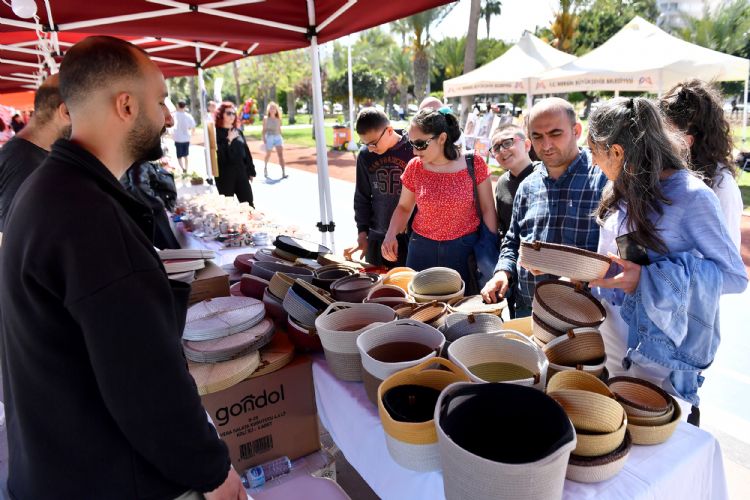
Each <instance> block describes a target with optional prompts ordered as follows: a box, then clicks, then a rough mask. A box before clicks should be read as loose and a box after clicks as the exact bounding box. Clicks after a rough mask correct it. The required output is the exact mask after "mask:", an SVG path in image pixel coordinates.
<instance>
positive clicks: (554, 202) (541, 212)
mask: <svg viewBox="0 0 750 500" xmlns="http://www.w3.org/2000/svg"><path fill="white" fill-rule="evenodd" d="M606 183H607V178H606V176H605V175H604V173H603V172H602V171H601V170H600V169H599V167H596V166H593V165H591V158H590V154H589V152H588V150H581V151H580V153H579V154H578V157H577V158H576V159H575V161H573V163H571V164H570V166H568V169H567V170H566V171H565V173H563V174H562V175H561V176H560V177H559V178H558V179H552V178H550V177H549V174H548V173H547V168H546V167H545V166H544V164H543V163H541V162H539V163H537V164H536V165H535V166H534V171H533V172H532V173H531V175H529V176H528V177H527V178H526V179H525V180H524V181H523V182H522V183H521V185H520V186H519V187H518V192H517V193H516V197H515V199H514V200H513V217H512V218H511V222H510V228H509V229H508V232H507V233H506V234H505V238H504V239H503V245H502V248H501V251H500V259H499V260H498V263H497V266H496V267H495V271H496V272H497V271H507V272H508V273H510V275H511V277H512V278H513V280H514V281H516V282H517V283H518V288H517V291H516V308H517V309H519V310H520V309H523V308H529V307H531V299H532V297H533V295H534V287H535V286H536V284H537V283H539V282H540V281H543V280H545V279H550V278H551V276H549V275H541V276H534V275H532V274H531V273H530V272H528V271H527V270H526V269H524V268H522V267H521V266H519V265H518V248H519V246H520V245H521V242H522V241H534V240H539V241H544V242H548V243H561V244H563V245H570V246H575V247H578V248H583V249H586V250H591V251H594V252H595V251H596V249H597V245H598V243H599V226H598V225H597V223H596V218H595V217H594V215H593V213H594V211H595V210H596V207H597V206H598V205H599V199H600V198H601V194H602V189H604V185H605V184H606Z"/></svg>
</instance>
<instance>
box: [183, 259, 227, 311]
mask: <svg viewBox="0 0 750 500" xmlns="http://www.w3.org/2000/svg"><path fill="white" fill-rule="evenodd" d="M228 295H229V274H227V272H226V271H225V270H224V269H222V268H221V267H219V266H217V265H216V264H214V263H213V262H210V261H207V262H206V267H204V268H203V269H199V270H198V271H196V272H195V280H194V281H193V282H192V283H190V299H188V304H189V305H193V304H195V303H196V302H200V301H202V300H206V299H213V298H214V297H227V296H228Z"/></svg>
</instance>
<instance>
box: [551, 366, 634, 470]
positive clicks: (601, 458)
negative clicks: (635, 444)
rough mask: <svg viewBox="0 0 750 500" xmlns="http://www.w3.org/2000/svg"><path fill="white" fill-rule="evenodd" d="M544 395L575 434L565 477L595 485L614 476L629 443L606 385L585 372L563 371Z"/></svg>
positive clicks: (617, 406) (621, 412)
mask: <svg viewBox="0 0 750 500" xmlns="http://www.w3.org/2000/svg"><path fill="white" fill-rule="evenodd" d="M547 395H549V396H550V397H551V398H552V399H554V400H555V401H557V402H558V403H559V404H560V406H562V408H563V409H564V410H565V413H567V415H568V417H569V418H570V420H571V422H572V423H573V426H574V427H575V430H576V438H577V443H576V448H575V449H574V450H573V453H572V454H571V455H570V461H569V464H568V470H567V474H566V477H567V478H568V479H571V480H573V481H578V482H583V483H595V482H599V481H606V480H607V479H609V478H611V477H613V476H614V475H616V474H617V473H618V472H619V471H620V470H621V469H622V467H623V466H624V465H625V461H626V460H627V458H628V454H629V452H630V446H631V444H632V439H631V436H630V433H629V432H628V429H627V428H628V417H627V415H626V413H625V410H624V409H623V407H622V405H621V404H620V403H619V402H618V401H617V399H615V395H614V394H613V393H612V391H611V390H610V389H609V388H608V387H607V385H606V384H604V382H602V381H601V380H599V379H598V378H596V377H595V376H593V375H590V374H588V373H585V372H581V371H563V372H559V373H557V374H556V375H553V376H552V377H551V378H550V379H549V383H548V384H547Z"/></svg>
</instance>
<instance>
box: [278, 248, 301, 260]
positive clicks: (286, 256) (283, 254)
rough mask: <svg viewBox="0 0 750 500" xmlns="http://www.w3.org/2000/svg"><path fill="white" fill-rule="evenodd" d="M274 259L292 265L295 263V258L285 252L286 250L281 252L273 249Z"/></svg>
mask: <svg viewBox="0 0 750 500" xmlns="http://www.w3.org/2000/svg"><path fill="white" fill-rule="evenodd" d="M273 255H274V257H278V258H279V259H282V260H285V261H287V262H289V263H291V264H294V263H295V262H297V256H296V255H294V254H293V253H290V252H287V251H286V250H282V249H280V248H275V249H274V250H273Z"/></svg>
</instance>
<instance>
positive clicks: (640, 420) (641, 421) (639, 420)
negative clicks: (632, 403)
mask: <svg viewBox="0 0 750 500" xmlns="http://www.w3.org/2000/svg"><path fill="white" fill-rule="evenodd" d="M626 413H627V410H626ZM672 417H674V406H670V407H669V410H667V412H666V413H665V414H664V415H659V416H658V417H634V416H631V415H628V424H630V425H639V426H641V427H654V426H658V425H664V424H667V423H669V422H671V421H672Z"/></svg>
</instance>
